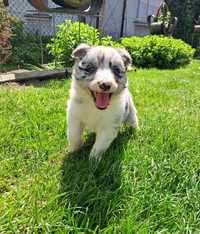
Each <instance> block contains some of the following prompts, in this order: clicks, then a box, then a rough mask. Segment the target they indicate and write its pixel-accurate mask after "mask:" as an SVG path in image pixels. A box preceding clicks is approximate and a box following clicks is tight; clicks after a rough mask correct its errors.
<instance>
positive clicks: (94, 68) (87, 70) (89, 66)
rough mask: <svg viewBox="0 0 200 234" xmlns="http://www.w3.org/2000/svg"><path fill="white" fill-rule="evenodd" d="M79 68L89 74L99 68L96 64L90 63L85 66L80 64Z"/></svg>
mask: <svg viewBox="0 0 200 234" xmlns="http://www.w3.org/2000/svg"><path fill="white" fill-rule="evenodd" d="M79 69H80V70H81V71H84V72H85V73H87V74H92V73H94V72H95V71H96V70H97V68H96V67H95V66H94V65H88V66H87V67H85V68H83V67H80V66H79Z"/></svg>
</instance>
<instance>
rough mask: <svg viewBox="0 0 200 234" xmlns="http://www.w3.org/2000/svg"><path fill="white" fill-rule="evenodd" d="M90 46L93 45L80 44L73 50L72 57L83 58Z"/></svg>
mask: <svg viewBox="0 0 200 234" xmlns="http://www.w3.org/2000/svg"><path fill="white" fill-rule="evenodd" d="M90 48H91V46H89V45H87V44H80V45H79V46H77V47H76V49H75V50H74V51H73V52H72V58H75V59H81V58H83V57H84V56H85V55H86V53H87V52H88V50H89V49H90Z"/></svg>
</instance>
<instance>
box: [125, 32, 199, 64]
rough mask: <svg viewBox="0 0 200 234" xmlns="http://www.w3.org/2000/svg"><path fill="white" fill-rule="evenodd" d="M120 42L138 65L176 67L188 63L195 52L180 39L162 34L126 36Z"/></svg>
mask: <svg viewBox="0 0 200 234" xmlns="http://www.w3.org/2000/svg"><path fill="white" fill-rule="evenodd" d="M121 44H122V45H123V46H124V47H125V48H126V49H127V50H128V51H129V53H130V54H131V56H132V59H133V63H134V64H135V66H139V67H158V68H176V67H179V66H181V65H185V64H188V63H189V62H190V61H191V59H192V58H193V56H194V52H195V50H194V49H193V48H192V47H191V46H190V45H188V44H186V43H185V42H183V41H182V40H179V39H174V38H172V37H164V36H150V35H149V36H145V37H127V38H123V39H121Z"/></svg>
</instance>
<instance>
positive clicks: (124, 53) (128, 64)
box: [117, 48, 132, 69]
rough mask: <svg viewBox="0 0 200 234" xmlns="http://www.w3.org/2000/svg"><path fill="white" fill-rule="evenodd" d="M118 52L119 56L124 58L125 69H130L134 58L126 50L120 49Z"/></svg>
mask: <svg viewBox="0 0 200 234" xmlns="http://www.w3.org/2000/svg"><path fill="white" fill-rule="evenodd" d="M117 50H118V52H119V54H120V55H121V56H122V59H123V61H124V65H125V67H126V68H127V69H128V68H130V67H131V65H132V58H131V56H130V54H129V52H128V51H127V50H126V49H121V48H118V49H117Z"/></svg>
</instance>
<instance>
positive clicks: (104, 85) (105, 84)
mask: <svg viewBox="0 0 200 234" xmlns="http://www.w3.org/2000/svg"><path fill="white" fill-rule="evenodd" d="M99 88H100V89H102V90H103V91H108V90H109V89H110V88H111V84H110V82H103V83H101V84H100V85H99Z"/></svg>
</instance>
